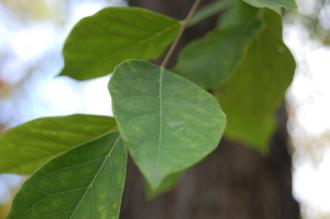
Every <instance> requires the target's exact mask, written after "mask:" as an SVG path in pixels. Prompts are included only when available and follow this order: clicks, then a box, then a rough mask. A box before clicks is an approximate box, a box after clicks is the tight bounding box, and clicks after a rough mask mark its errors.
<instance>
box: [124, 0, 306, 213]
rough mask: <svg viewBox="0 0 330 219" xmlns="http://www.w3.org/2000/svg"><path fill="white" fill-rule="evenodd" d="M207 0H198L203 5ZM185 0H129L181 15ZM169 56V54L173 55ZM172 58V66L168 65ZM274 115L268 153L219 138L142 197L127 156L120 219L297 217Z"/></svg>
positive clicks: (194, 33) (194, 31) (202, 29)
mask: <svg viewBox="0 0 330 219" xmlns="http://www.w3.org/2000/svg"><path fill="white" fill-rule="evenodd" d="M208 2H211V1H207V0H205V1H204V4H207V3H208ZM192 3H193V1H191V0H176V1H175V2H174V1H168V0H131V1H130V4H131V5H133V6H140V7H146V8H149V9H152V10H155V11H158V12H160V13H162V14H166V15H169V16H171V17H175V18H179V19H182V18H183V17H184V16H185V15H186V14H187V12H188V11H189V9H190V7H191V4H192ZM216 20H217V18H214V17H213V18H210V19H208V20H207V21H205V22H203V23H202V24H201V25H198V26H197V27H194V28H191V29H188V30H187V31H186V33H185V34H184V36H183V38H182V40H181V44H180V45H179V48H178V50H179V49H180V48H182V46H183V45H185V44H186V43H187V42H189V41H190V40H192V39H194V38H196V37H200V36H202V35H203V34H205V33H206V32H207V31H208V30H210V29H211V28H212V27H213V26H214V25H215V21H216ZM173 60H175V57H174V58H173ZM173 60H172V64H173ZM284 108H285V107H282V108H281V110H279V113H278V121H279V127H278V130H277V131H276V133H275V134H274V136H273V138H272V141H271V144H270V155H269V156H267V157H262V156H261V155H260V154H258V153H256V152H255V151H253V150H251V149H249V148H248V147H246V146H244V145H242V144H239V143H237V142H233V141H229V140H223V141H222V142H221V143H220V146H219V148H218V149H217V150H216V151H214V152H213V153H212V154H211V155H210V156H208V157H207V158H206V159H205V160H204V161H202V162H201V163H199V164H197V165H196V166H195V167H193V168H191V169H190V170H188V171H187V172H186V173H185V174H184V175H183V177H182V179H181V181H180V182H179V184H178V185H177V187H176V188H175V189H174V190H172V191H170V192H168V193H165V194H163V195H161V196H160V197H158V198H157V199H155V200H153V201H149V202H148V201H146V200H145V195H144V182H143V179H142V177H141V174H140V173H139V171H138V170H137V168H136V166H135V165H134V164H133V162H132V161H131V160H130V162H129V167H128V176H127V183H126V189H125V192H124V199H123V207H122V212H121V218H122V219H215V218H219V219H220V218H221V219H298V218H300V216H299V215H300V214H299V205H298V203H297V202H296V201H295V200H294V198H293V197H292V188H291V185H292V176H291V156H290V154H289V152H288V144H287V142H288V137H287V130H286V113H285V110H284Z"/></svg>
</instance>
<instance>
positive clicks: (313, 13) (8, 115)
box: [0, 0, 330, 219]
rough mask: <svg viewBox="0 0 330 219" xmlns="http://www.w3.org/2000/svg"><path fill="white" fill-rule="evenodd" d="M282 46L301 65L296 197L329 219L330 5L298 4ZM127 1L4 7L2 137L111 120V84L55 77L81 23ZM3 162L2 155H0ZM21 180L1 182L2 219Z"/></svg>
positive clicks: (305, 211) (291, 99)
mask: <svg viewBox="0 0 330 219" xmlns="http://www.w3.org/2000/svg"><path fill="white" fill-rule="evenodd" d="M297 4H298V9H297V10H296V11H293V12H291V13H289V14H287V15H286V16H285V18H284V23H285V26H284V39H285V42H286V43H287V45H288V46H289V48H290V49H291V50H292V52H293V54H294V56H295V58H296V61H297V72H296V76H295V79H294V81H293V83H292V85H291V87H290V88H289V90H288V92H287V110H288V112H289V122H288V130H289V133H290V136H291V146H292V147H291V151H292V154H293V193H294V197H295V198H296V199H297V200H298V201H299V203H300V207H301V213H302V217H303V218H304V219H329V218H330V186H329V185H330V113H329V112H330V74H329V71H330V0H308V1H305V0H297ZM110 5H117V6H118V5H120V6H124V5H126V3H125V1H121V0H29V1H21V0H1V1H0V132H2V131H3V130H5V129H7V128H10V127H13V126H15V125H17V124H20V123H23V122H26V121H28V120H31V119H33V118H37V117H43V116H51V115H67V114H72V113H92V114H102V115H111V114H112V112H111V105H110V104H109V103H110V97H109V94H108V91H107V86H106V85H107V82H108V79H109V77H103V78H100V79H96V80H92V81H87V82H77V81H74V80H72V79H69V78H66V77H54V76H55V75H56V74H58V72H59V71H60V69H61V67H62V66H63V60H62V57H61V49H62V46H63V42H64V40H65V37H66V36H67V35H68V33H69V31H70V29H71V28H72V26H73V25H74V24H75V23H76V22H77V21H78V20H79V19H81V18H82V17H85V16H88V15H91V14H93V13H95V12H96V11H98V10H99V9H101V8H103V7H105V6H110ZM0 159H1V155H0ZM20 182H21V177H19V176H15V175H10V174H4V175H0V219H2V218H4V215H5V214H6V212H7V211H8V209H9V208H10V201H11V198H12V196H13V194H14V193H15V190H16V188H17V186H19V184H20Z"/></svg>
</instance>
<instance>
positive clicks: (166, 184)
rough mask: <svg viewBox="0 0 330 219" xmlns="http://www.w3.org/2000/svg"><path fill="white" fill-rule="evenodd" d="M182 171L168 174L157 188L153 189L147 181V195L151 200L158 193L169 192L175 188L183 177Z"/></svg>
mask: <svg viewBox="0 0 330 219" xmlns="http://www.w3.org/2000/svg"><path fill="white" fill-rule="evenodd" d="M181 176H182V172H178V173H173V174H171V175H169V176H167V177H166V178H165V179H164V180H163V181H162V182H161V184H160V185H159V186H158V187H157V188H156V189H153V188H152V187H151V186H150V185H149V184H148V182H147V183H146V188H145V189H146V197H147V199H148V200H149V201H151V200H153V199H155V198H156V197H157V196H158V195H160V194H162V193H165V192H168V191H170V190H171V189H173V188H174V187H175V186H176V185H177V184H178V182H179V180H180V179H181Z"/></svg>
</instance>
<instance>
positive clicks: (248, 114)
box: [218, 8, 295, 153]
mask: <svg viewBox="0 0 330 219" xmlns="http://www.w3.org/2000/svg"><path fill="white" fill-rule="evenodd" d="M241 9H242V10H244V8H241ZM263 19H264V21H265V24H266V28H265V29H264V31H263V32H262V33H260V34H259V35H258V37H257V38H256V39H255V40H254V42H253V43H252V44H251V46H250V47H249V50H248V53H247V55H246V58H245V59H244V61H243V62H242V64H241V65H240V66H239V68H238V69H237V70H236V72H235V73H234V74H233V76H232V77H231V78H230V79H229V80H228V81H227V82H226V83H225V84H224V86H223V87H222V92H221V93H220V94H218V99H219V101H220V102H221V104H222V106H223V108H224V110H225V112H226V113H227V116H228V125H227V129H226V133H225V135H226V136H228V137H229V138H232V139H236V140H238V141H241V142H244V143H246V144H248V145H249V146H250V147H252V148H254V149H255V150H257V151H259V152H261V153H267V151H268V147H267V146H268V143H269V140H270V138H271V136H272V134H273V132H274V129H275V127H276V121H275V113H276V110H277V109H278V108H279V106H280V104H281V102H282V101H283V99H284V96H285V92H286V89H287V88H288V86H289V85H290V84H291V81H292V79H293V76H294V71H295V61H294V58H293V56H292V54H291V53H290V50H289V49H288V48H287V47H286V46H285V44H284V42H283V40H282V26H281V19H280V17H278V15H276V14H275V13H274V12H272V11H269V10H265V11H264V14H263Z"/></svg>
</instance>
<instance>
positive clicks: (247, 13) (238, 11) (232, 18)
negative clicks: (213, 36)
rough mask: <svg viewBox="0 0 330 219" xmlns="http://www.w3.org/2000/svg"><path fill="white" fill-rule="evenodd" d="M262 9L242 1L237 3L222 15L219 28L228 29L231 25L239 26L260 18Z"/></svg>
mask: <svg viewBox="0 0 330 219" xmlns="http://www.w3.org/2000/svg"><path fill="white" fill-rule="evenodd" d="M261 12H262V10H260V9H259V8H255V7H252V6H250V5H249V4H246V3H244V2H242V1H238V2H236V4H235V5H234V6H233V7H232V8H231V9H230V10H228V11H227V12H226V13H225V14H224V15H222V16H221V17H220V19H219V22H218V27H217V28H218V29H226V28H229V27H234V26H239V25H242V24H244V23H246V22H247V21H249V20H255V19H258V18H259V19H260V17H261V16H260V14H261Z"/></svg>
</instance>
